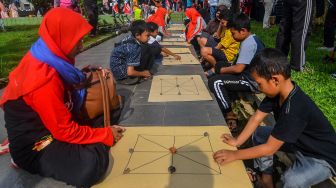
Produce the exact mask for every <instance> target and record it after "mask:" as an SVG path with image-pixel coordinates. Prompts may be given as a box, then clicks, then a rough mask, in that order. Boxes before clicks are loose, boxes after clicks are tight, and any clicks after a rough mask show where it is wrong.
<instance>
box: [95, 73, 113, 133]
mask: <svg viewBox="0 0 336 188" xmlns="http://www.w3.org/2000/svg"><path fill="white" fill-rule="evenodd" d="M96 73H97V74H98V78H99V81H100V86H101V93H102V98H103V112H104V126H105V127H107V126H109V124H110V113H109V111H110V110H109V107H110V105H109V102H108V101H109V99H108V91H107V87H106V81H105V78H103V77H102V75H101V73H102V71H101V70H99V71H97V72H96Z"/></svg>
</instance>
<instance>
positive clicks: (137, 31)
mask: <svg viewBox="0 0 336 188" xmlns="http://www.w3.org/2000/svg"><path fill="white" fill-rule="evenodd" d="M130 31H131V33H132V36H133V37H135V36H137V35H141V34H142V33H143V32H145V31H147V25H146V22H145V21H143V20H136V21H133V22H132V24H131V26H130Z"/></svg>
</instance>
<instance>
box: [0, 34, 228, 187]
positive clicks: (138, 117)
mask: <svg viewBox="0 0 336 188" xmlns="http://www.w3.org/2000/svg"><path fill="white" fill-rule="evenodd" d="M123 36H125V34H124V35H121V36H118V37H116V38H113V39H111V40H108V41H106V42H104V43H102V44H100V45H98V46H96V47H94V48H91V49H89V50H87V51H85V52H83V53H81V54H80V55H79V56H78V57H77V58H76V65H77V66H78V67H79V68H81V67H84V66H85V65H88V64H91V65H97V66H103V67H109V58H110V53H111V51H112V49H113V46H114V43H115V42H119V41H120V39H121V38H122V37H123ZM175 47H176V46H175ZM156 74H157V75H170V74H177V75H187V74H198V75H201V76H202V79H203V80H204V82H205V83H206V82H207V80H206V78H205V77H204V74H203V70H202V68H201V66H200V65H180V66H162V65H158V64H156ZM206 85H207V84H206ZM150 86H151V81H150V80H149V81H146V82H143V83H141V84H139V85H136V86H117V88H118V92H119V94H120V95H123V96H125V98H126V102H125V108H124V109H123V112H122V117H121V121H120V124H122V125H125V126H129V125H132V126H139V125H142V126H151V125H159V126H169V125H190V126H196V125H205V126H206V125H221V124H222V125H224V124H225V121H224V119H223V117H222V115H221V112H220V110H219V107H218V104H217V102H216V101H215V100H213V101H196V102H164V103H148V102H147V99H148V95H149V90H150ZM213 99H214V97H213ZM0 123H1V126H0V140H1V141H2V140H3V139H4V138H6V137H7V134H6V130H5V123H4V120H3V111H2V110H1V111H0ZM0 187H6V188H7V187H14V188H20V187H41V188H42V187H48V188H49V187H50V188H53V187H55V188H56V187H57V188H63V187H71V186H68V185H66V184H65V183H62V182H59V181H56V180H53V179H51V178H42V177H40V176H38V175H31V174H29V173H27V172H25V171H23V170H21V169H14V168H12V167H11V166H10V155H9V154H6V155H3V156H0Z"/></svg>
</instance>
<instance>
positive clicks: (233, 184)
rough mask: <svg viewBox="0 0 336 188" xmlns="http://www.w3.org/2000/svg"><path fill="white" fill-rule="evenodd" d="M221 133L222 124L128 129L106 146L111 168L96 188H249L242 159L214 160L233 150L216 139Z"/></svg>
mask: <svg viewBox="0 0 336 188" xmlns="http://www.w3.org/2000/svg"><path fill="white" fill-rule="evenodd" d="M223 133H229V130H228V128H227V127H226V126H198V127H194V126H193V127H179V126H178V127H155V126H154V127H153V126H151V127H130V128H127V130H126V132H125V134H124V137H123V138H122V140H120V142H118V143H117V144H116V146H114V147H112V148H111V155H112V158H113V161H114V162H113V167H112V170H111V171H110V173H109V174H108V175H107V177H106V178H105V180H104V181H102V182H101V183H100V184H98V185H97V186H96V187H102V188H105V187H120V188H189V187H190V188H191V187H192V188H217V187H227V188H250V187H252V185H251V183H250V181H249V179H248V177H247V174H246V171H245V168H244V165H243V163H242V162H241V161H236V162H233V163H230V164H227V165H225V166H222V167H221V166H219V165H218V164H217V163H215V162H214V160H213V158H212V154H213V153H214V152H215V151H217V150H219V149H224V148H225V149H231V150H235V148H234V147H230V146H228V145H226V144H224V143H223V142H222V141H221V139H220V135H221V134H223Z"/></svg>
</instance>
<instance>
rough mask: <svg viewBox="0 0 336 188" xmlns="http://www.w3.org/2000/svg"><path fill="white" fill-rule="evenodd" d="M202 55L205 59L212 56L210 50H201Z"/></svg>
mask: <svg viewBox="0 0 336 188" xmlns="http://www.w3.org/2000/svg"><path fill="white" fill-rule="evenodd" d="M201 55H202V56H203V57H207V56H208V55H210V54H209V48H206V47H205V48H201Z"/></svg>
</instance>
